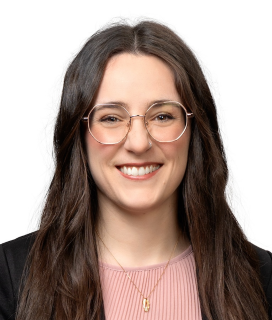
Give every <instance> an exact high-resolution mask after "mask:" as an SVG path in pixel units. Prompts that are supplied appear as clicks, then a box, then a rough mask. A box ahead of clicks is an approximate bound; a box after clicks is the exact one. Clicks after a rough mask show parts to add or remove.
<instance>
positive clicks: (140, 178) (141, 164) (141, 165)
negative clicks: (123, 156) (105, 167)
mask: <svg viewBox="0 0 272 320" xmlns="http://www.w3.org/2000/svg"><path fill="white" fill-rule="evenodd" d="M150 165H160V167H159V169H157V170H155V171H153V172H151V173H148V174H145V175H143V176H132V175H131V176H130V175H127V174H124V173H123V172H122V171H121V170H120V167H123V166H126V167H145V166H150ZM162 166H163V165H162V164H161V163H158V162H142V163H131V162H130V163H124V164H121V165H117V166H116V169H117V170H118V172H119V173H120V174H121V175H122V176H123V177H124V178H126V179H130V180H147V179H150V178H152V177H153V176H155V175H156V174H157V173H158V172H159V171H160V169H161V167H162Z"/></svg>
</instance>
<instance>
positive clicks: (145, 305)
mask: <svg viewBox="0 0 272 320" xmlns="http://www.w3.org/2000/svg"><path fill="white" fill-rule="evenodd" d="M97 236H98V237H99V239H100V240H101V242H102V243H103V245H104V247H105V248H106V249H107V250H108V251H109V253H110V254H111V255H112V257H113V258H114V260H115V261H116V262H117V263H118V264H119V266H120V267H121V268H122V270H123V272H124V273H125V275H126V276H127V277H128V279H129V280H130V282H131V283H132V284H133V285H134V287H135V288H136V289H137V291H138V292H139V293H140V295H141V296H142V298H143V302H142V303H143V309H144V311H145V312H148V311H149V309H150V302H149V297H150V296H151V294H152V293H153V291H154V290H155V288H156V287H157V285H158V283H159V282H160V280H161V278H162V276H163V275H164V272H165V270H166V268H167V267H168V265H169V262H170V260H171V258H172V255H173V253H174V251H175V249H176V247H177V244H178V241H179V237H180V234H179V236H178V240H177V242H176V244H175V246H174V248H173V250H172V252H171V255H170V257H169V259H168V261H167V263H166V265H165V267H164V269H163V271H162V273H161V275H160V277H159V279H158V280H157V282H156V284H155V286H154V287H153V289H152V290H151V292H150V293H149V295H147V296H144V295H143V293H142V291H141V290H140V289H139V288H138V287H137V286H136V284H135V283H134V281H133V280H132V279H131V277H130V276H129V274H128V273H127V272H126V270H125V269H124V268H123V267H122V266H121V264H120V263H119V262H118V260H117V259H116V258H115V256H114V255H113V254H112V253H111V251H110V250H109V248H108V247H107V246H106V245H105V243H104V241H103V240H102V239H101V237H100V236H99V234H98V233H97Z"/></svg>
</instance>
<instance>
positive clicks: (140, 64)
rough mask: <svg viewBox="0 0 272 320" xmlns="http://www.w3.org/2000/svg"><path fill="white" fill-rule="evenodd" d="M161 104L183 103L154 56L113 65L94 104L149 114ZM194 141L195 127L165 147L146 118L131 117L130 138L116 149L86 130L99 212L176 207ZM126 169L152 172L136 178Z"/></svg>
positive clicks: (119, 59)
mask: <svg viewBox="0 0 272 320" xmlns="http://www.w3.org/2000/svg"><path fill="white" fill-rule="evenodd" d="M158 100H172V101H178V102H182V101H181V99H180V96H179V94H178V92H177V90H176V88H175V83H174V75H173V72H172V71H171V69H170V68H169V67H168V65H167V64H166V63H164V62H163V61H162V60H160V59H159V58H157V57H154V56H151V55H134V54H129V53H122V54H119V55H116V56H114V57H112V58H111V59H110V60H109V61H108V64H107V67H106V70H105V73H104V76H103V79H102V82H101V84H100V87H99V90H98V93H97V95H96V99H95V101H94V105H96V104H105V103H109V102H110V103H113V102H118V103H121V104H122V105H123V106H125V108H126V109H127V110H128V112H129V113H130V115H144V114H145V112H146V110H147V109H148V107H149V106H150V105H151V104H152V103H154V102H156V101H158ZM189 141H190V124H189V125H188V127H187V129H186V130H185V132H184V134H183V135H182V136H181V138H180V139H178V140H177V141H174V142H170V143H161V142H157V141H155V140H154V139H152V138H151V137H150V136H149V135H148V132H147V131H146V128H145V125H144V121H143V118H142V117H136V118H132V126H131V130H130V131H129V133H128V135H127V137H126V139H125V140H123V141H122V142H120V143H118V144H115V145H103V144H100V143H99V142H97V141H96V140H95V139H94V138H93V137H92V136H91V135H90V133H89V132H88V130H87V128H86V134H85V143H86V150H87V156H88V163H89V167H90V170H91V173H92V176H93V178H94V181H95V182H96V185H97V188H98V200H99V204H100V208H101V205H102V207H105V206H108V207H111V206H114V207H119V208H120V209H121V208H122V209H124V210H127V211H130V212H147V211H148V210H152V209H156V208H161V207H162V206H164V205H165V206H168V207H169V206H173V204H174V203H176V195H177V188H178V186H179V184H180V182H181V181H182V179H183V176H184V172H185V169H186V165H187V157H188V148H189ZM149 142H151V143H152V147H151V148H150V144H149ZM124 167H126V168H127V170H130V169H131V170H132V172H133V170H134V172H140V173H141V174H142V173H147V172H148V169H147V168H149V171H150V169H151V171H152V172H151V173H147V174H144V175H140V176H139V175H138V176H132V175H128V174H126V170H125V169H124ZM135 170H137V171H135ZM153 170H155V171H153Z"/></svg>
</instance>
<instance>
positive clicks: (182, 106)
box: [81, 100, 194, 145]
mask: <svg viewBox="0 0 272 320" xmlns="http://www.w3.org/2000/svg"><path fill="white" fill-rule="evenodd" d="M166 103H177V104H178V105H179V106H180V107H181V108H182V109H183V110H184V111H185V115H186V125H185V128H184V129H183V131H182V133H181V134H180V135H179V136H178V137H177V138H176V139H174V140H170V141H159V140H157V139H155V138H154V137H153V136H152V135H151V133H150V132H149V131H148V129H147V126H146V121H144V126H145V128H146V131H147V133H148V134H149V136H150V137H151V138H152V139H154V140H155V141H157V142H160V143H169V142H174V141H177V140H178V139H179V138H180V137H181V136H182V135H183V134H184V132H185V130H186V129H187V126H188V119H190V118H193V117H194V114H193V113H192V112H188V111H187V110H186V108H185V107H184V105H183V104H182V103H180V102H178V101H172V100H166V101H163V102H154V103H153V104H152V105H151V106H149V107H148V109H147V110H146V112H145V114H144V115H142V114H134V115H132V116H131V115H130V113H129V112H128V110H127V109H126V108H125V107H124V106H122V104H118V103H99V104H96V105H95V106H93V108H92V109H91V110H90V111H89V113H88V116H87V117H83V118H82V119H81V121H83V122H88V131H89V133H90V135H91V136H92V137H93V138H94V139H95V140H96V141H97V142H99V143H100V144H104V145H114V144H118V143H120V142H122V141H123V140H125V139H126V138H127V135H128V134H129V131H130V129H131V125H132V122H131V119H132V118H136V117H142V118H144V120H145V117H146V114H147V112H148V111H149V110H150V109H151V108H152V107H153V106H154V105H156V104H166ZM99 106H118V107H122V108H123V109H124V110H125V111H126V112H127V114H128V115H129V121H128V123H127V125H128V131H127V133H126V135H125V136H124V138H123V139H121V140H120V141H118V142H110V143H105V142H101V141H99V140H97V138H96V137H95V136H94V135H93V134H92V132H91V129H90V121H89V117H90V114H91V113H92V112H93V110H94V109H95V108H96V107H99Z"/></svg>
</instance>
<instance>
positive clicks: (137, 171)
mask: <svg viewBox="0 0 272 320" xmlns="http://www.w3.org/2000/svg"><path fill="white" fill-rule="evenodd" d="M160 167H161V165H158V164H154V165H150V166H144V167H134V166H133V167H128V166H122V167H119V168H118V169H119V170H120V171H121V172H122V173H123V174H126V175H128V176H134V177H137V176H144V175H146V174H149V173H152V172H154V171H156V170H158V169H159V168H160Z"/></svg>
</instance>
